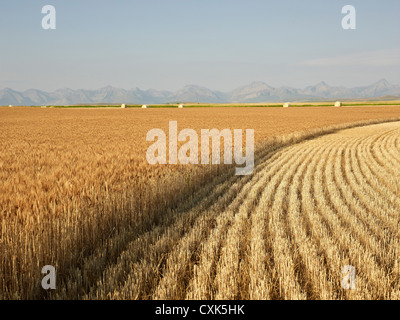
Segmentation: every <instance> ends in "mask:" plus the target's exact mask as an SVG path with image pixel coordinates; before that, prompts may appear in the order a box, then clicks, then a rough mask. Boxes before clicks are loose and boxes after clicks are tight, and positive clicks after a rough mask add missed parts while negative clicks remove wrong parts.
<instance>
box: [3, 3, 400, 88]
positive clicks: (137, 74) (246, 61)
mask: <svg viewBox="0 0 400 320" xmlns="http://www.w3.org/2000/svg"><path fill="white" fill-rule="evenodd" d="M44 5H53V6H54V7H55V8H56V23H57V24H56V27H57V28H56V30H43V29H42V26H41V21H42V18H43V17H44V14H42V13H41V10H42V7H43V6H44ZM344 5H353V6H354V7H355V8H356V14H357V16H356V18H357V25H356V27H357V29H356V30H343V29H342V25H341V20H342V18H343V16H344V15H343V14H342V13H341V10H342V7H343V6H344ZM399 31H400V1H398V0H382V1H371V0H346V1H342V0H331V1H325V0H318V1H317V0H304V1H297V0H291V1H289V0H279V1H277V0H275V1H268V0H247V1H245V0H229V1H228V0H141V1H136V0H132V1H127V0H125V1H123V0H115V1H104V0H96V1H94V0H85V1H78V0H69V1H66V0H64V1H61V0H46V1H42V0H35V1H32V0H2V1H1V2H0V39H1V50H0V89H3V88H6V87H9V88H12V89H15V90H26V89H29V88H35V89H40V90H45V91H53V90H56V89H59V88H65V87H68V88H71V89H97V88H101V87H104V86H107V85H111V86H115V87H120V88H125V89H130V88H134V87H140V88H141V89H149V88H154V89H158V90H177V89H180V88H182V87H183V86H184V85H187V84H195V85H200V86H205V87H208V88H210V89H213V90H221V91H229V90H232V89H235V88H237V87H239V86H242V85H246V84H249V83H250V82H253V81H264V82H266V83H267V84H269V85H271V86H274V87H278V86H292V87H298V88H302V87H305V86H308V85H314V84H316V83H318V82H320V81H325V82H327V83H328V84H329V85H334V86H336V85H343V86H347V87H354V86H363V85H369V84H371V83H373V82H376V81H378V80H380V79H382V78H386V79H387V80H388V81H389V82H391V83H394V84H400V41H399V40H400V37H399Z"/></svg>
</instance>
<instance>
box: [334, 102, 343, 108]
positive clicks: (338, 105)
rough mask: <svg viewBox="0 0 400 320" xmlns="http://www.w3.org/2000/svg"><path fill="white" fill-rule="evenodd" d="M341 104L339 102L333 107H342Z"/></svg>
mask: <svg viewBox="0 0 400 320" xmlns="http://www.w3.org/2000/svg"><path fill="white" fill-rule="evenodd" d="M342 106H343V104H342V103H341V102H340V101H336V102H335V107H342Z"/></svg>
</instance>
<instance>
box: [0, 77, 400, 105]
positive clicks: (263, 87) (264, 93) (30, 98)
mask: <svg viewBox="0 0 400 320" xmlns="http://www.w3.org/2000/svg"><path fill="white" fill-rule="evenodd" d="M382 96H394V97H395V98H396V97H399V96H400V85H393V84H390V83H389V82H388V81H386V80H385V79H382V80H380V81H378V82H376V83H374V84H371V85H370V86H366V87H355V88H345V87H331V86H329V85H328V84H326V83H325V82H320V83H318V84H316V85H315V86H308V87H306V88H304V89H296V88H291V87H279V88H274V87H271V86H269V85H267V84H266V83H264V82H253V83H251V84H249V85H247V86H243V87H240V88H237V89H235V90H233V91H230V92H220V91H213V90H210V89H207V88H204V87H199V86H196V85H187V86H185V87H184V88H182V89H181V90H178V91H175V92H171V91H158V90H154V89H149V90H141V89H139V88H135V89H131V90H124V89H120V88H114V87H111V86H108V87H104V88H101V89H98V90H84V89H79V90H72V89H68V88H66V89H59V90H56V91H54V92H44V91H41V90H35V89H29V90H26V91H23V92H18V91H15V90H12V89H9V88H6V89H3V90H0V105H3V106H4V105H10V104H11V105H24V106H29V105H76V104H112V103H115V104H120V103H127V104H159V103H174V102H175V103H176V102H197V103H198V102H200V103H234V102H238V103H239V102H240V103H245V102H282V101H315V100H334V99H362V98H365V99H371V98H377V97H382ZM399 99H400V97H399Z"/></svg>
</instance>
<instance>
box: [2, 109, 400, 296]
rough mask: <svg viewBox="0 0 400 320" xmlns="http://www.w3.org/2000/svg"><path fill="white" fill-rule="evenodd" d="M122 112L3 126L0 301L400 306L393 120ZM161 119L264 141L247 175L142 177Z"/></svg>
mask: <svg viewBox="0 0 400 320" xmlns="http://www.w3.org/2000/svg"><path fill="white" fill-rule="evenodd" d="M48 111H50V112H51V113H47V114H43V112H48ZM123 111H128V112H130V113H122V111H121V110H109V111H106V110H102V111H100V110H90V111H89V110H86V111H84V110H79V111H72V110H40V111H39V110H35V111H31V110H28V111H27V110H26V109H23V108H21V109H20V110H18V109H16V110H12V111H8V110H7V114H5V116H4V117H3V118H1V120H0V121H1V123H2V127H0V130H1V131H0V134H1V136H2V139H1V141H0V144H1V153H0V176H1V181H2V184H1V185H0V191H1V193H0V208H1V214H2V216H1V217H2V219H1V224H0V235H1V238H0V248H1V253H2V255H1V260H0V272H1V273H0V276H1V278H0V290H1V291H0V298H1V299H399V298H400V266H399V263H400V261H399V260H400V256H399V250H400V245H399V240H400V232H399V223H400V219H399V214H400V211H399V209H400V182H399V175H400V174H399V167H400V160H399V159H400V157H399V155H400V121H399V120H400V119H399V118H398V115H399V109H398V108H384V109H382V108H381V109H379V108H374V107H368V108H354V109H351V108H348V109H346V108H343V109H341V110H334V108H330V109H324V108H321V109H314V108H311V110H310V109H307V108H304V109H303V110H288V111H283V110H249V111H248V112H249V113H248V117H249V118H250V117H251V118H250V119H249V120H247V121H243V116H242V115H241V111H240V110H230V112H231V114H230V116H228V117H225V118H222V117H216V115H215V114H213V112H216V111H214V110H212V111H209V110H207V111H204V110H179V112H185V113H183V114H182V113H180V114H177V113H175V112H176V111H168V110H146V112H147V111H151V112H152V113H151V115H153V117H149V115H146V117H144V116H142V115H141V114H139V113H138V111H139V110H123ZM11 112H14V113H13V114H12V113H11ZM37 112H40V113H37ZM110 112H111V113H110ZM204 112H207V113H208V114H207V116H205V115H204ZM218 112H220V111H218ZM288 112H290V115H289V114H288ZM379 112H381V113H379ZM223 113H224V114H225V113H226V111H225V110H224V111H223ZM2 115H4V113H3V114H2ZM195 116H197V118H196V117H195ZM168 117H169V118H171V119H172V118H173V119H177V120H178V124H179V123H182V125H183V126H184V127H190V124H191V127H193V128H202V127H204V128H208V127H210V128H211V127H212V126H216V127H218V126H219V127H221V123H223V124H224V127H230V128H240V127H243V126H245V127H253V128H255V130H256V133H257V132H258V133H259V135H258V136H257V135H256V138H257V148H256V151H257V152H256V167H255V170H254V172H253V174H252V175H249V176H245V177H240V176H234V175H233V172H234V169H233V168H232V167H231V166H206V167H204V166H200V165H198V166H172V167H171V166H149V165H148V164H146V163H145V161H144V160H143V154H144V151H143V150H145V147H146V144H145V143H144V142H145V139H144V138H143V135H144V133H145V131H146V130H148V129H150V128H153V127H154V126H155V127H162V126H164V127H165V123H164V122H165V119H166V118H168ZM271 117H273V120H271ZM389 118H390V119H389ZM163 121H164V122H163ZM268 121H270V122H268ZM285 121H286V126H285ZM296 121H297V122H296ZM267 122H268V124H269V125H268V126H266V125H265V124H266V123H267ZM381 122H382V123H381ZM274 123H275V127H274ZM293 123H297V125H296V126H295V125H293ZM279 125H280V127H279V128H278V126H279ZM6 129H7V130H6ZM45 264H51V265H54V266H55V267H56V270H57V289H56V290H51V291H45V290H43V289H42V288H41V286H40V281H41V277H42V276H41V274H40V270H41V267H42V266H43V265H45ZM345 265H351V266H354V268H355V270H356V276H357V277H356V288H355V289H354V290H344V289H343V288H342V286H341V282H342V278H343V274H342V272H341V271H342V268H343V267H344V266H345Z"/></svg>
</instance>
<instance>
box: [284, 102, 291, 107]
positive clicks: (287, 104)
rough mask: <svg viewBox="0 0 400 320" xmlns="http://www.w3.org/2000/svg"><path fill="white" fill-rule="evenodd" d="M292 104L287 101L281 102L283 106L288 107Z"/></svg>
mask: <svg viewBox="0 0 400 320" xmlns="http://www.w3.org/2000/svg"><path fill="white" fill-rule="evenodd" d="M291 106H292V105H291V104H290V103H289V102H286V103H284V104H283V107H284V108H289V107H291Z"/></svg>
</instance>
